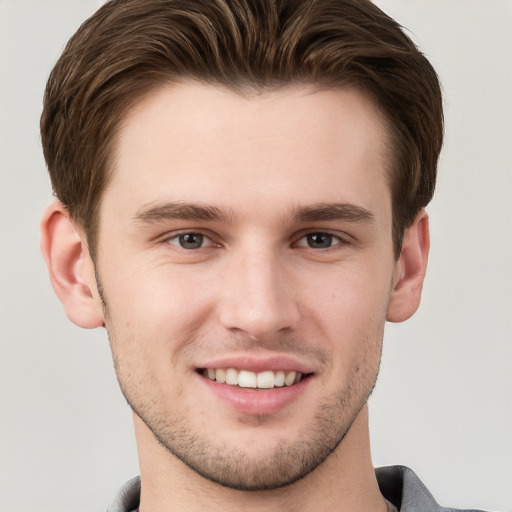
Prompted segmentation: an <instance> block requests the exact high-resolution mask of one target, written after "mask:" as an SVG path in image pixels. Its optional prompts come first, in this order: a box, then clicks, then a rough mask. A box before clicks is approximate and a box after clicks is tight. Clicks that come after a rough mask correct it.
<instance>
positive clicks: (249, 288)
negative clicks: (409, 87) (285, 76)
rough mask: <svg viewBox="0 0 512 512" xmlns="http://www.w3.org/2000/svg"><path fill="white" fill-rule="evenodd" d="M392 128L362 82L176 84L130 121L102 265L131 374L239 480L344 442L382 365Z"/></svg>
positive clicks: (186, 441)
mask: <svg viewBox="0 0 512 512" xmlns="http://www.w3.org/2000/svg"><path fill="white" fill-rule="evenodd" d="M385 147H386V133H385V130H384V128H383V122H382V119H381V117H380V115H379V113H378V112H377V110H376V109H375V108H374V107H373V106H372V104H371V102H370V101H369V100H367V99H366V98H365V97H364V96H363V95H362V94H360V93H358V92H355V91H349V90H344V91H333V90H322V91H318V90H314V89H312V88H306V87H296V88H288V89H281V90H277V91H273V92H269V93H266V94H262V95H256V96H241V95H237V94H235V93H233V92H230V91H227V90H223V89H221V88H216V87H213V86H206V85H199V84H191V83H188V84H181V85H175V86H172V87H171V86H168V87H166V88H163V89H161V90H159V91H157V92H155V93H153V94H152V95H150V96H149V97H147V98H145V99H144V100H143V101H142V102H141V103H140V104H138V105H137V106H136V107H135V108H134V109H133V110H132V111H131V112H130V114H129V115H128V117H127V118H126V120H125V122H124V123H123V125H122V127H121V129H120V133H119V139H118V144H117V148H116V154H115V162H114V164H115V165H114V173H113V179H112V181H111V182H110V184H109V186H108V188H107V190H106V191H105V193H104V196H103V198H102V206H101V223H100V233H99V251H98V259H97V262H96V264H97V267H96V270H97V275H98V278H99V283H100V284H101V290H102V297H103V300H104V302H105V308H106V309H105V322H106V327H107V329H108V332H109V337H110V341H111V346H112V351H113V355H114V359H115V365H116V371H117V375H118V379H119V382H120V384H121V388H122V390H123V393H124V394H125V396H126V398H127V399H128V401H129V403H130V404H131V406H132V408H133V410H134V411H135V413H136V414H137V415H138V416H139V417H140V418H141V419H142V420H143V422H144V423H145V424H146V425H147V427H148V428H149V429H150V430H151V432H152V433H153V435H154V436H155V438H156V439H157V440H158V441H159V442H160V443H161V444H162V445H163V446H165V447H166V448H167V449H168V450H169V452H171V453H172V454H174V455H175V456H177V457H178V458H180V459H181V460H182V461H184V462H185V463H186V464H187V465H188V466H189V467H191V468H192V469H194V470H195V471H196V472H198V473H199V474H200V475H202V476H204V477H206V478H208V479H210V480H213V481H215V482H218V483H221V484H222V485H226V486H230V487H233V488H240V489H265V488H266V489H270V488H276V487H280V486H283V485H286V484H288V483H290V482H292V481H294V480H296V479H298V478H301V477H302V476H304V475H305V474H307V473H308V472H310V471H312V470H313V469H315V468H316V467H317V466H318V465H320V464H321V463H322V462H323V461H324V460H325V459H326V457H327V456H328V455H329V454H330V453H331V452H333V450H335V449H336V447H337V446H338V445H339V443H340V442H341V440H342V439H343V438H344V436H345V434H346V432H347V430H348V428H349V427H350V425H351V424H352V422H353V421H354V419H355V418H356V417H357V415H358V414H359V412H360V410H361V408H362V407H363V405H364V404H365V403H366V400H367V398H368V395H369V393H370V392H371V389H372V388H373V385H374V383H375V379H376V376H377V372H378V366H379V360H380V352H381V343H382V335H383V328H384V321H385V316H386V311H387V308H388V301H389V297H390V291H391V287H392V281H393V277H394V274H395V269H396V265H395V261H394V258H393V251H392V240H391V199H390V192H389V188H388V184H387V182H386V179H385V174H386V173H385V166H386V155H385Z"/></svg>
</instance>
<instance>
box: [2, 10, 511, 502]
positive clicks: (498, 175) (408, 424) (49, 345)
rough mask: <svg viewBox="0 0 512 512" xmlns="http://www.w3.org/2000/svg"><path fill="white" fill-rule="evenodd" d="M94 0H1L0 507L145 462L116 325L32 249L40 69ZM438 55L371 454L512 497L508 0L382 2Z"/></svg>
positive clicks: (101, 489) (445, 488) (452, 489)
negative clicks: (404, 282)
mask: <svg viewBox="0 0 512 512" xmlns="http://www.w3.org/2000/svg"><path fill="white" fill-rule="evenodd" d="M100 4H101V2H100V1H99V0H44V1H41V0H0V70H1V71H0V73H1V79H0V91H1V96H0V130H1V132H0V145H1V146H0V173H1V174H0V209H1V211H0V234H1V236H0V247H1V250H0V340H1V347H0V415H1V416H0V511H2V512H28V511H30V512H37V511H41V512H50V511H51V512H73V511H76V512H82V511H84V512H85V511H101V510H104V509H105V507H106V505H107V503H108V502H109V501H110V499H111V497H112V496H113V494H114V493H115V491H116V489H117V487H118V486H119V485H120V484H122V483H123V482H124V481H125V480H126V479H128V478H129V477H131V476H133V475H134V474H136V473H137V461H136V453H135V445H134V439H133V433H132V427H131V419H130V412H129V410H128V407H127V405H126V404H125V403H124V400H123V399H122V397H121V394H120V392H119V391H118V390H117V384H116V382H115V377H114V372H113V369H112V363H111V361H110V354H109V349H108V344H107V339H106V335H105V334H104V332H102V331H101V330H97V331H83V330H80V329H79V328H77V327H75V326H73V325H72V324H71V323H70V322H68V320H67V319H66V318H65V316H64V313H63V310H62V307H61V305H60V303H59V302H58V301H57V299H56V297H55V296H54V294H53V291H52V289H51V287H50V284H49V281H48V278H47V274H46V269H45V267H44V264H43V261H42V258H41V257H40V254H39V247H38V245H39V242H38V238H39V234H38V223H39V217H40V214H41V212H42V210H43V209H44V207H45V205H46V204H47V203H48V202H49V201H50V199H51V194H50V191H49V180H48V178H47V176H46V171H45V165H44V162H43V158H42V155H41V150H40V144H39V134H38V118H39V115H40V109H41V96H42V92H43V88H44V83H45V80H46V78H47V75H48V73H49V71H50V69H51V67H52V65H53V63H54V62H55V60H56V59H57V57H58V55H59V53H60V51H61V50H62V48H63V45H64V44H65V42H66V40H67V39H68V38H69V37H70V36H71V34H72V33H73V32H74V30H75V29H76V28H77V26H78V24H79V23H80V22H81V21H82V20H83V19H85V17H86V16H88V15H90V14H91V13H92V12H93V11H94V10H95V9H96V8H97V7H98V6H99V5H100ZM378 4H379V5H380V6H381V7H383V8H384V9H385V10H386V11H387V12H388V13H389V14H391V15H392V16H394V17H396V18H397V19H398V21H400V22H401V23H402V24H403V25H405V26H406V27H408V28H409V29H410V30H411V32H412V36H413V38H414V39H415V40H416V41H417V42H418V43H419V44H420V46H421V47H422V48H423V50H424V51H425V53H426V54H427V56H428V57H429V58H430V59H431V61H432V62H433V64H434V65H435V66H436V68H437V70H438V72H439V74H440V76H441V78H442V82H443V85H444V90H445V96H446V126H447V136H446V143H445V149H444V153H443V156H442V161H441V167H440V177H439V185H438V191H437V195H436V198H435V200H434V201H433V203H432V205H431V207H430V208H429V211H430V215H431V229H432V251H431V257H430V264H429V265H430V267H429V275H428V278H427V281H426V284H425V292H424V299H423V305H422V307H421V309H420V311H419V312H418V314H417V315H416V316H415V317H414V318H413V319H412V320H410V321H409V322H407V323H405V324H402V325H390V326H389V327H388V329H387V333H386V343H385V351H384V359H383V367H382V371H381V376H380V382H379V384H378V386H377V390H376V392H375V394H374V396H373V397H372V399H371V405H370V414H371V426H372V429H373V430H372V432H373V434H372V444H373V453H374V461H375V464H376V465H384V464H394V463H400V464H406V465H409V466H411V467H412V468H413V469H415V471H416V472H417V473H418V474H419V475H420V476H421V478H422V479H423V480H424V481H425V483H426V484H427V485H428V486H429V487H430V488H431V490H432V492H433V493H434V495H435V496H436V497H437V499H438V500H439V501H440V502H441V503H442V504H449V505H452V506H458V507H479V508H484V509H488V510H502V511H511V510H512V439H511V436H512V435H511V433H512V378H511V375H512V342H511V339H512V321H511V316H512V315H511V313H512V293H511V292H512V278H511V277H512V276H511V262H512V207H511V196H512V157H511V155H512V151H511V146H512V99H511V98H512V94H511V93H512V31H511V26H512V3H511V1H510V0H491V1H488V2H483V1H482V0H474V1H472V0H429V1H427V0H380V1H378Z"/></svg>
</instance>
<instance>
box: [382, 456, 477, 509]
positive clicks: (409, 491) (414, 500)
mask: <svg viewBox="0 0 512 512" xmlns="http://www.w3.org/2000/svg"><path fill="white" fill-rule="evenodd" d="M375 474H376V476H377V481H378V482H379V487H380V491H381V492H382V494H383V496H384V497H385V498H386V499H388V500H389V501H390V502H391V503H393V504H395V505H396V506H397V507H398V509H399V511H400V512H463V511H461V510H460V509H454V508H445V507H441V506H440V505H439V504H438V503H437V501H436V500H435V498H434V497H433V496H432V494H431V493H430V491H429V490H428V489H427V488H426V487H425V485H424V484H423V482H422V481H421V480H420V479H419V478H418V476H417V475H416V473H414V471H412V470H411V469H409V468H407V467H405V466H388V467H382V468H377V469H376V470H375ZM465 512H482V511H478V510H474V509H472V510H466V511H465Z"/></svg>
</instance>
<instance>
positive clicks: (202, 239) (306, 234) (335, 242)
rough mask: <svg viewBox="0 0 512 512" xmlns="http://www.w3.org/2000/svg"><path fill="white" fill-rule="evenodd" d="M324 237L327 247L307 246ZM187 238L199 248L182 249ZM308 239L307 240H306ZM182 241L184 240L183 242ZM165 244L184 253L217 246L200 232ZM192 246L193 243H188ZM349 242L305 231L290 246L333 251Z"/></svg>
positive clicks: (178, 235)
mask: <svg viewBox="0 0 512 512" xmlns="http://www.w3.org/2000/svg"><path fill="white" fill-rule="evenodd" d="M319 236H321V237H324V238H325V239H327V242H328V244H329V245H328V247H311V246H310V245H309V242H311V239H312V237H319ZM188 237H195V238H198V239H199V240H198V241H197V243H199V244H200V245H199V247H188V248H187V247H183V245H182V243H187V240H186V239H187V238H188ZM308 237H311V238H309V240H308ZM183 239H184V240H183ZM303 240H305V243H301V242H302V241H303ZM205 241H207V242H208V243H207V244H206V245H203V242H205ZM164 242H165V243H167V244H170V245H174V246H176V247H178V248H179V249H182V250H184V251H187V252H188V251H196V250H199V249H204V248H207V247H211V246H217V247H218V246H219V244H216V243H215V242H214V241H213V240H212V238H211V237H210V236H208V235H206V234H204V233H201V232H200V231H182V232H180V233H176V234H174V235H172V236H171V237H168V238H166V239H165V240H164ZM190 243H192V244H193V241H192V242H190ZM348 244H349V242H348V241H347V240H346V239H345V238H342V237H340V236H339V235H335V234H334V233H331V232H329V231H318V230H317V231H307V232H302V233H300V237H299V238H297V239H296V242H294V243H293V244H292V246H293V247H305V248H309V249H313V250H318V251H328V250H329V249H333V247H336V246H344V245H348Z"/></svg>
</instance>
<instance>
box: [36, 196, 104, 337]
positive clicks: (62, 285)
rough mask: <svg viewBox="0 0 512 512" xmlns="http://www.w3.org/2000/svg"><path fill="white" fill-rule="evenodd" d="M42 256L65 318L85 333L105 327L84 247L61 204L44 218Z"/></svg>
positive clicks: (51, 206) (86, 251)
mask: <svg viewBox="0 0 512 512" xmlns="http://www.w3.org/2000/svg"><path fill="white" fill-rule="evenodd" d="M41 252H42V253H43V256H44V259H45V261H46V265H47V267H48V271H49V274H50V281H51V283H52V286H53V289H54V290H55V293H56V294H57V296H58V297H59V299H60V301H61V302H62V304H63V306H64V309H65V311H66V314H67V316H68V318H69V319H70V320H71V321H72V322H73V323H75V324H76V325H78V326H79V327H84V328H86V329H93V328H95V327H100V326H102V325H104V319H103V310H102V307H101V301H100V300H99V297H98V293H97V287H96V279H95V276H94V267H93V263H92V261H91V258H90V256H89V251H88V248H87V245H86V243H85V242H84V241H83V240H82V238H81V237H80V235H79V234H78V232H77V230H76V229H75V226H74V225H73V223H72V222H71V219H70V217H69V214H68V213H67V211H66V210H65V208H64V206H63V205H62V203H60V202H54V203H52V204H51V205H50V206H49V207H48V208H47V209H46V211H45V213H44V215H43V219H42V221H41Z"/></svg>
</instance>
